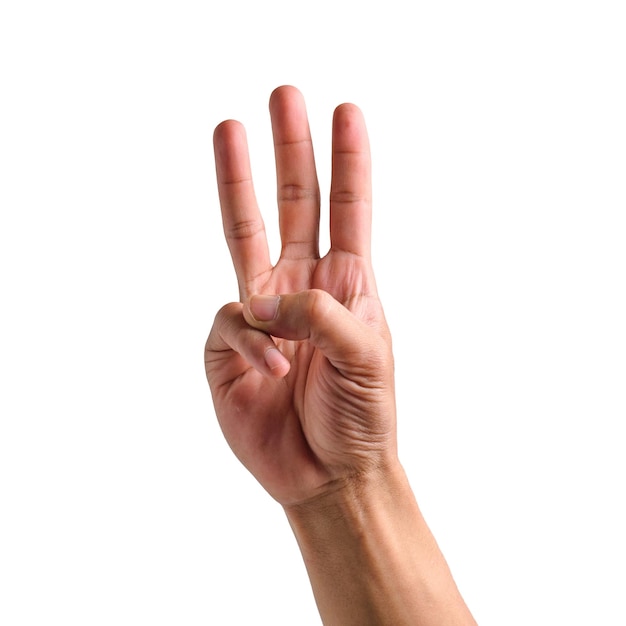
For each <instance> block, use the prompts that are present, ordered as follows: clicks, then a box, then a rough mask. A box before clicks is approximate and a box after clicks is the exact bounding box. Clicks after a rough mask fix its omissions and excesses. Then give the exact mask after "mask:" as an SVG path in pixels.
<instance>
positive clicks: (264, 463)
mask: <svg viewBox="0 0 626 626" xmlns="http://www.w3.org/2000/svg"><path fill="white" fill-rule="evenodd" d="M270 114H271V121H272V130H273V136H274V149H275V158H276V170H277V186H278V218H279V226H280V236H281V242H282V249H281V254H280V259H279V260H278V262H277V263H276V265H275V266H272V264H271V262H270V258H269V251H268V245H267V240H266V236H265V230H264V225H263V220H262V218H261V214H260V211H259V208H258V206H257V203H256V199H255V195H254V189H253V185H252V178H251V172H250V164H249V157H248V149H247V143H246V137H245V131H244V129H243V127H242V126H241V124H239V123H238V122H235V121H232V120H229V121H225V122H222V123H221V124H220V125H219V126H218V127H217V128H216V129H215V134H214V147H215V159H216V169H217V181H218V190H219V197H220V204H221V208H222V219H223V224H224V232H225V235H226V239H227V242H228V246H229V250H230V253H231V257H232V260H233V263H234V267H235V272H236V275H237V281H238V284H239V294H240V300H241V301H240V302H237V303H231V304H227V305H226V306H224V307H223V308H222V309H221V310H220V311H219V312H218V314H217V316H216V319H215V322H214V325H213V328H212V329H211V332H210V335H209V338H208V340H207V344H206V353H205V362H206V373H207V379H208V381H209V385H210V388H211V392H212V395H213V400H214V405H215V409H216V413H217V417H218V420H219V423H220V426H221V428H222V431H223V433H224V435H225V437H226V439H227V441H228V443H229V445H230V446H231V448H232V449H233V451H234V453H235V454H236V455H237V457H238V458H239V459H240V460H241V462H242V463H243V464H244V465H245V466H246V467H247V468H248V469H249V470H250V471H251V472H252V474H253V475H254V476H255V477H256V478H257V479H258V480H259V482H260V483H261V484H262V485H263V486H264V487H265V488H266V489H267V491H268V492H269V493H270V494H271V495H272V496H273V497H274V498H275V499H276V500H277V501H278V502H280V503H281V504H283V505H284V506H288V505H292V504H298V503H303V502H307V501H310V500H312V499H314V498H316V497H318V496H320V495H324V494H326V493H328V492H329V491H332V490H334V489H337V488H341V487H342V486H343V485H345V484H346V483H347V482H350V481H352V480H353V479H355V478H357V477H359V476H363V475H364V474H373V473H376V472H378V471H380V470H384V469H385V468H387V467H390V466H393V465H394V464H395V463H396V461H397V456H396V432H395V399H394V381H393V358H392V352H391V339H390V335H389V331H388V328H387V325H386V322H385V318H384V314H383V310H382V307H381V304H380V301H379V299H378V295H377V291H376V284H375V280H374V274H373V270H372V266H371V258H370V231H371V180H370V154H369V142H368V138H367V131H366V128H365V122H364V119H363V116H362V114H361V112H360V110H359V109H358V108H357V107H356V106H354V105H351V104H343V105H340V106H339V107H337V109H336V110H335V113H334V118H333V130H332V133H333V134H332V139H333V143H332V182H331V190H330V242H331V245H330V250H329V251H328V253H327V254H326V255H325V256H324V257H322V258H320V255H319V243H318V236H319V221H320V217H319V213H320V193H319V186H318V182H317V174H316V168H315V161H314V156H313V147H312V142H311V136H310V131H309V125H308V121H307V115H306V109H305V104H304V100H303V98H302V96H301V94H300V93H299V92H298V91H297V90H296V89H295V88H293V87H280V88H278V89H276V90H275V91H274V93H273V94H272V96H271V98H270Z"/></svg>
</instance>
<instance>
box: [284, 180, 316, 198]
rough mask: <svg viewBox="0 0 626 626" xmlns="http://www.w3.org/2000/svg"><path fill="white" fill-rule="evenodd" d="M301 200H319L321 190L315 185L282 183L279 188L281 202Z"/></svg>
mask: <svg viewBox="0 0 626 626" xmlns="http://www.w3.org/2000/svg"><path fill="white" fill-rule="evenodd" d="M301 200H314V201H316V202H317V201H318V200H319V192H318V191H317V189H315V188H313V187H309V186H307V185H298V184H288V185H287V184H285V185H281V186H280V188H279V190H278V201H279V202H299V201H301Z"/></svg>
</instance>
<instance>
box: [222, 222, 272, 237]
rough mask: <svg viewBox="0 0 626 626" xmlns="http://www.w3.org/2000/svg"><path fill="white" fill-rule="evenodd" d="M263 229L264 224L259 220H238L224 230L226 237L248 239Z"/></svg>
mask: <svg viewBox="0 0 626 626" xmlns="http://www.w3.org/2000/svg"><path fill="white" fill-rule="evenodd" d="M264 230H265V226H264V224H263V222H262V221H261V220H258V219H256V220H254V219H253V220H240V221H238V222H234V223H233V224H231V226H230V227H229V228H228V230H227V232H226V238H227V239H249V238H251V237H254V236H255V235H257V234H258V233H262V232H263V231H264Z"/></svg>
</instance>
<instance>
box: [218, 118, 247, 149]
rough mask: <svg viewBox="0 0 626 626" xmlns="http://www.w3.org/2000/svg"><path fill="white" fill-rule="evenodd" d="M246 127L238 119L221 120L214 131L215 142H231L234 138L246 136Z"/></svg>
mask: <svg viewBox="0 0 626 626" xmlns="http://www.w3.org/2000/svg"><path fill="white" fill-rule="evenodd" d="M245 133H246V131H245V128H244V126H243V124H242V123H241V122H239V121H238V120H232V119H229V120H224V121H222V122H220V123H219V124H218V125H217V126H216V127H215V130H214V131H213V143H214V144H215V145H219V144H221V143H230V142H231V141H232V139H233V138H236V137H241V136H242V135H243V136H245Z"/></svg>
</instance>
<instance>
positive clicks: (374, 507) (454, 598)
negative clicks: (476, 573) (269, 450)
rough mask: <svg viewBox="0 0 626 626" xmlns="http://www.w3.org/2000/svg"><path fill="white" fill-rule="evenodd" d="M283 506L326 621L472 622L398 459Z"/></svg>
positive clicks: (413, 625) (451, 625)
mask: <svg viewBox="0 0 626 626" xmlns="http://www.w3.org/2000/svg"><path fill="white" fill-rule="evenodd" d="M286 513H287V517H288V519H289V522H290V524H291V526H292V528H293V531H294V533H295V535H296V539H297V541H298V544H299V546H300V549H301V551H302V555H303V558H304V561H305V564H306V567H307V571H308V574H309V578H310V580H311V584H312V587H313V591H314V594H315V599H316V601H317V604H318V608H319V611H320V615H321V617H322V620H323V622H324V624H325V625H327V626H335V625H337V626H351V625H353V624H354V625H357V624H358V625H359V626H367V625H387V624H389V625H393V626H403V625H405V624H406V625H410V626H435V625H436V626H441V625H442V624H445V625H446V626H469V625H474V624H475V621H474V620H473V618H472V616H471V614H470V612H469V610H468V609H467V607H466V605H465V603H464V601H463V600H462V598H461V596H460V594H459V592H458V590H457V587H456V584H455V583H454V580H453V578H452V575H451V573H450V570H449V568H448V565H447V564H446V561H445V559H444V557H443V555H442V553H441V551H440V550H439V548H438V546H437V543H436V541H435V539H434V537H433V535H432V533H431V532H430V530H429V529H428V526H427V525H426V522H425V521H424V518H423V517H422V514H421V512H420V510H419V507H418V505H417V502H416V501H415V498H414V496H413V492H412V490H411V488H410V486H409V483H408V481H407V479H406V476H405V474H404V471H403V470H402V468H401V467H400V465H399V464H398V465H396V466H394V468H393V469H391V470H388V471H385V472H380V473H378V474H376V476H370V477H368V478H364V479H361V480H359V481H352V482H350V483H346V484H345V485H343V486H342V487H341V488H338V489H337V490H335V491H333V492H332V493H329V494H326V495H325V496H323V497H322V498H320V499H317V500H315V501H313V502H309V503H307V504H303V505H298V506H292V507H289V508H286Z"/></svg>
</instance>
